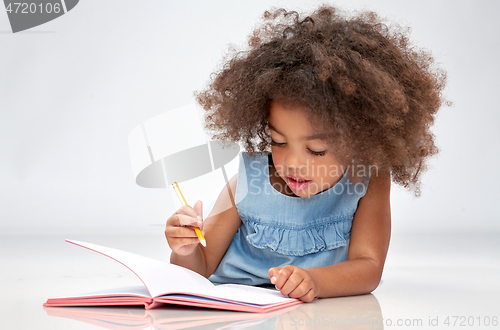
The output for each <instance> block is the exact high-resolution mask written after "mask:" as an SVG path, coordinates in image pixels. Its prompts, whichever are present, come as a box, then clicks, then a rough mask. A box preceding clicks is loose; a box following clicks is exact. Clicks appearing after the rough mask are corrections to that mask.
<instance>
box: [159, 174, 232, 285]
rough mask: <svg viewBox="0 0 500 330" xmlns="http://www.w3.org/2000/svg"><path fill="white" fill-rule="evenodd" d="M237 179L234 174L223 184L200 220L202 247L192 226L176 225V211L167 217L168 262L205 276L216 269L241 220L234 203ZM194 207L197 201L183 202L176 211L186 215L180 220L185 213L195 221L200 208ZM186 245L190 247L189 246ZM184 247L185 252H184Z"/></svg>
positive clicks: (177, 216)
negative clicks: (193, 204)
mask: <svg viewBox="0 0 500 330" xmlns="http://www.w3.org/2000/svg"><path fill="white" fill-rule="evenodd" d="M237 179H238V175H237V174H236V175H235V176H234V177H233V178H231V180H229V183H228V184H227V185H226V186H224V188H223V189H222V191H221V193H220V194H219V197H218V198H217V201H216V202H215V205H214V207H213V209H212V211H211V212H210V214H209V215H208V217H207V219H206V220H205V221H204V222H203V233H204V236H205V239H206V242H207V247H206V248H205V247H203V246H202V245H201V244H198V238H197V237H196V234H195V232H194V230H193V229H192V228H189V227H182V226H181V225H180V222H179V215H177V214H173V215H172V216H171V217H170V218H169V219H168V220H167V228H166V229H165V236H166V237H167V241H168V243H169V245H170V247H171V248H172V254H171V255H170V262H171V263H173V264H176V265H179V266H182V267H185V268H188V269H191V270H193V271H195V272H197V273H199V274H201V275H203V276H205V277H207V278H208V277H209V276H210V275H212V273H213V272H214V271H215V270H216V269H217V266H218V265H219V263H220V261H221V260H222V257H223V256H224V254H225V253H226V251H227V248H228V247H229V244H230V243H231V241H232V239H233V236H234V235H235V234H236V231H237V230H238V228H239V226H240V224H241V220H240V217H239V215H238V212H237V210H236V207H235V205H234V196H235V192H236V183H237ZM228 188H229V189H228ZM229 192H230V193H229ZM195 209H198V210H201V205H196V204H195V208H191V207H190V206H183V207H181V208H180V209H179V210H178V211H177V212H178V213H182V214H181V215H180V217H186V218H184V219H182V220H184V221H186V219H189V218H188V217H192V222H193V223H196V216H197V215H199V214H198V213H201V212H196V211H195ZM200 215H201V214H200ZM184 223H185V222H184ZM190 245H192V246H193V248H191V249H190V248H189V246H190ZM186 250H187V251H189V252H188V253H185V252H184V251H186ZM176 251H177V252H176Z"/></svg>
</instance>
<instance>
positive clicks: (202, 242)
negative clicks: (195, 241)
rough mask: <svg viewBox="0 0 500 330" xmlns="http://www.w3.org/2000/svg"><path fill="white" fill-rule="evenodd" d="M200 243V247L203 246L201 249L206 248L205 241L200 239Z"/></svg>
mask: <svg viewBox="0 0 500 330" xmlns="http://www.w3.org/2000/svg"><path fill="white" fill-rule="evenodd" d="M200 243H201V245H203V247H207V241H205V240H204V239H202V240H201V241H200Z"/></svg>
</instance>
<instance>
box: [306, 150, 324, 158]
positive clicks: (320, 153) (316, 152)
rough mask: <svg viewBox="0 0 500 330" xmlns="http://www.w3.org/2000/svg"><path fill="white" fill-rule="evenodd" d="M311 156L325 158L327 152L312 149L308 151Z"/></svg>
mask: <svg viewBox="0 0 500 330" xmlns="http://www.w3.org/2000/svg"><path fill="white" fill-rule="evenodd" d="M308 150H309V152H310V153H311V154H313V155H314V156H324V155H325V152H326V151H312V150H311V149H308Z"/></svg>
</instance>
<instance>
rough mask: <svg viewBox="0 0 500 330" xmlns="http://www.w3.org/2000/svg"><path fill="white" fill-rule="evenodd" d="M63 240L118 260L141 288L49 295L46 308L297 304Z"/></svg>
mask: <svg viewBox="0 0 500 330" xmlns="http://www.w3.org/2000/svg"><path fill="white" fill-rule="evenodd" d="M66 241H67V242H69V243H72V244H75V245H77V246H81V247H84V248H86V249H89V250H91V251H95V252H98V253H100V254H102V255H105V256H107V257H109V258H111V259H113V260H116V261H118V262H119V263H121V264H123V265H124V266H126V267H127V268H129V269H130V270H131V271H132V272H134V274H136V276H137V277H139V279H140V280H141V281H142V283H143V284H144V287H124V288H116V289H110V290H106V291H102V292H95V293H90V294H85V295H78V296H71V297H59V298H49V299H48V300H47V302H45V304H44V306H46V307H62V306H120V305H121V306H123V305H125V306H133V305H144V306H145V308H146V309H152V308H155V307H158V306H161V305H163V304H174V305H187V306H196V307H205V308H215V309H224V310H232V311H241V312H257V313H262V312H270V311H274V310H277V309H281V308H285V307H289V306H293V305H296V304H300V303H301V301H300V300H298V299H293V298H288V297H284V296H282V295H281V294H280V293H279V291H277V290H272V289H265V288H260V287H254V286H246V285H237V284H223V285H217V286H216V285H214V284H213V283H212V282H210V281H209V280H208V279H206V278H205V277H203V276H201V275H199V274H198V273H196V272H193V271H191V270H189V269H186V268H183V267H179V266H177V265H173V264H169V263H166V262H162V261H159V260H155V259H150V258H146V257H143V256H139V255H136V254H133V253H129V252H125V251H121V250H117V249H113V248H108V247H104V246H99V245H96V244H91V243H84V242H78V241H71V240H66Z"/></svg>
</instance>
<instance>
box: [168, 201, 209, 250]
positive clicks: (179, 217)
mask: <svg viewBox="0 0 500 330" xmlns="http://www.w3.org/2000/svg"><path fill="white" fill-rule="evenodd" d="M202 211H203V208H202V202H201V201H197V202H196V203H194V207H191V206H189V205H183V206H181V207H180V208H179V209H178V210H177V212H175V213H174V214H172V215H171V216H170V218H168V220H167V227H166V228H165V237H166V238H167V242H168V245H169V246H170V248H171V249H172V252H174V253H176V254H178V255H182V256H186V255H189V254H191V253H193V251H194V250H195V249H196V247H197V246H198V243H199V242H200V241H199V240H198V236H196V232H195V231H194V229H193V228H192V227H193V226H195V227H199V228H200V229H202V226H203V220H202V219H203V218H202ZM185 226H187V227H185ZM201 232H202V233H203V235H205V232H204V231H203V230H202V231H201Z"/></svg>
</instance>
